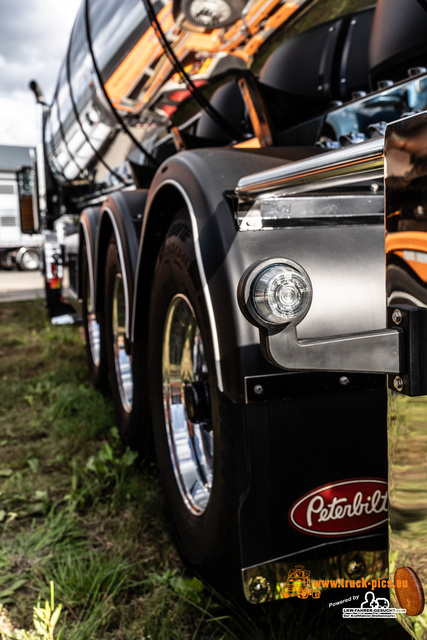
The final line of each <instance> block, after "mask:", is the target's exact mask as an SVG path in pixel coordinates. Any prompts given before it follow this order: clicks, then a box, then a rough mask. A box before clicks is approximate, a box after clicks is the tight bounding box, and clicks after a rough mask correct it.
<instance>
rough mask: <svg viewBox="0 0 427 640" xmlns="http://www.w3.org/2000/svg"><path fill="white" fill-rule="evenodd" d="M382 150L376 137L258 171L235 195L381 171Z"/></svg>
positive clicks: (276, 189) (382, 143)
mask: <svg viewBox="0 0 427 640" xmlns="http://www.w3.org/2000/svg"><path fill="white" fill-rule="evenodd" d="M383 150H384V139H383V138H379V139H377V140H370V141H369V142H363V143H360V144H357V145H354V146H351V147H344V148H343V149H338V150H336V151H329V152H327V153H325V154H321V155H318V156H315V157H314V158H308V159H306V160H300V161H298V162H292V163H290V164H287V165H283V166H281V167H277V168H275V169H268V170H267V171H260V172H259V173H254V174H252V175H249V176H245V177H243V178H241V179H240V180H239V182H238V184H237V187H236V194H237V195H238V196H239V197H240V198H242V199H244V198H249V197H254V196H255V195H260V194H262V193H264V192H265V191H275V192H277V191H280V190H284V189H286V188H289V187H292V186H294V185H301V184H303V185H304V184H308V183H312V182H318V181H320V180H325V179H328V178H337V177H340V176H343V175H347V176H348V175H350V174H359V173H365V172H368V171H373V170H376V169H382V168H383V166H384V156H383Z"/></svg>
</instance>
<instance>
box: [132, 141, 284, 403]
mask: <svg viewBox="0 0 427 640" xmlns="http://www.w3.org/2000/svg"><path fill="white" fill-rule="evenodd" d="M284 162H285V161H284V159H283V158H277V157H271V156H267V155H262V156H261V155H255V154H252V153H250V152H247V151H241V150H236V149H209V150H207V149H204V150H196V151H185V152H182V153H180V154H177V155H176V156H174V157H172V158H171V159H169V160H168V161H166V162H165V163H164V164H163V165H162V166H161V167H160V169H159V170H158V172H157V174H156V176H155V178H154V180H153V183H152V185H151V188H150V193H149V196H148V199H147V205H146V210H145V214H144V221H143V227H142V235H141V241H140V250H139V259H138V266H137V280H136V292H135V295H136V298H135V305H134V317H133V324H132V339H133V341H134V342H135V343H137V342H139V341H146V340H147V331H148V329H147V300H149V295H150V290H151V282H152V277H153V271H154V266H155V262H156V257H157V255H158V251H159V249H160V245H161V243H162V240H163V237H164V235H165V234H166V231H167V229H168V227H169V224H170V222H171V220H172V217H173V215H174V214H175V213H176V212H177V211H178V210H180V209H181V208H182V207H185V208H186V209H187V211H188V212H189V215H190V218H191V225H192V231H193V238H194V243H195V253H196V259H197V262H198V267H199V273H200V277H201V281H202V286H203V293H204V296H205V301H206V307H207V309H208V313H209V319H210V325H211V326H210V330H211V335H212V342H213V347H214V352H215V359H216V373H217V379H218V385H219V387H220V389H221V390H223V391H225V392H226V394H227V395H228V396H229V397H230V398H231V399H234V400H241V399H242V398H243V395H244V390H243V378H244V376H245V375H250V372H253V373H257V374H259V373H262V372H269V371H271V370H275V369H274V368H272V367H271V366H270V365H268V363H267V362H266V360H265V359H264V358H263V357H262V355H261V352H260V349H259V338H258V332H257V330H256V329H255V328H254V327H253V326H252V325H250V324H249V323H248V322H247V320H246V319H245V318H244V317H243V315H242V313H241V311H240V310H239V307H238V304H237V298H236V291H237V284H238V281H239V279H240V277H241V275H242V273H243V271H244V270H245V268H246V266H248V264H249V263H251V262H252V259H251V256H250V255H249V254H248V255H246V254H245V249H244V247H243V246H242V247H241V248H239V249H237V251H235V252H234V251H233V252H232V254H230V249H231V248H232V246H233V245H235V243H236V239H237V236H244V235H247V234H242V233H239V232H238V230H237V225H236V222H235V219H234V215H233V201H232V199H231V198H230V194H232V193H233V192H234V189H235V187H236V185H237V182H238V180H239V179H240V178H241V177H242V176H244V175H248V174H250V173H253V172H255V171H261V170H263V169H269V168H272V167H276V166H279V165H281V164H284ZM241 240H243V238H241ZM238 244H239V245H240V244H241V243H240V242H239V243H238ZM244 244H245V243H244V242H243V245H244Z"/></svg>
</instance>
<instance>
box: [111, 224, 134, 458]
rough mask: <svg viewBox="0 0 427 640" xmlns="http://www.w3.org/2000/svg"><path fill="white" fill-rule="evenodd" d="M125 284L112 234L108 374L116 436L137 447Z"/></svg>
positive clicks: (127, 284) (115, 241) (114, 238)
mask: <svg viewBox="0 0 427 640" xmlns="http://www.w3.org/2000/svg"><path fill="white" fill-rule="evenodd" d="M129 284H130V283H128V282H127V281H126V274H125V273H123V270H122V267H121V263H120V256H119V250H118V246H117V240H116V237H115V236H114V235H113V236H111V239H110V243H109V245H108V249H107V257H106V266H105V295H104V300H105V310H104V318H105V348H106V354H107V362H108V376H109V382H110V389H111V395H112V398H113V404H114V410H115V414H116V420H117V428H118V430H119V433H120V436H121V438H122V440H123V442H124V443H125V444H128V445H129V446H131V447H134V448H136V449H140V448H141V434H140V431H141V430H142V425H141V424H140V423H139V420H138V411H139V404H140V403H139V401H138V397H137V394H135V395H134V377H133V363H132V356H131V354H130V353H129V346H128V343H127V339H126V298H125V291H126V289H128V288H129ZM132 284H133V283H132ZM132 288H133V287H132Z"/></svg>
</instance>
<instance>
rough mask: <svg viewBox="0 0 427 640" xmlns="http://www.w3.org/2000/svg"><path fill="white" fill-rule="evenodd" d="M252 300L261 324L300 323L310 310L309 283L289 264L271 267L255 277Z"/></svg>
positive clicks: (310, 293)
mask: <svg viewBox="0 0 427 640" xmlns="http://www.w3.org/2000/svg"><path fill="white" fill-rule="evenodd" d="M251 298H252V303H253V307H254V310H255V312H256V313H257V314H258V316H259V317H260V319H261V320H262V321H263V322H266V323H268V324H275V325H281V324H287V323H290V322H292V323H295V322H299V321H300V320H302V318H303V317H304V316H305V315H306V313H307V311H308V309H309V308H310V304H311V299H312V288H311V282H310V279H309V277H308V275H307V274H306V273H305V272H303V270H300V269H297V268H295V267H294V266H291V265H290V264H286V263H276V264H270V265H268V266H266V267H265V268H264V269H262V270H261V271H260V272H259V273H258V275H257V276H256V277H255V278H254V280H253V283H252V288H251Z"/></svg>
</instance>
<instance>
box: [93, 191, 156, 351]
mask: <svg viewBox="0 0 427 640" xmlns="http://www.w3.org/2000/svg"><path fill="white" fill-rule="evenodd" d="M147 193H148V192H147V191H146V190H143V189H141V190H136V191H119V192H117V193H114V194H112V195H110V196H109V197H108V198H107V199H106V200H104V202H103V204H102V206H101V210H100V216H99V222H98V231H97V237H96V259H95V260H96V274H97V277H96V288H95V291H96V293H95V308H96V310H97V312H101V311H102V308H103V302H104V286H105V274H104V271H105V260H106V254H107V248H108V243H109V240H110V237H111V235H112V234H114V235H115V237H116V241H117V246H118V250H119V255H120V263H121V267H122V272H123V274H125V276H126V285H125V295H126V309H127V312H126V337H127V338H128V339H129V336H130V326H131V318H132V314H131V309H132V305H133V300H134V283H135V273H136V265H137V259H138V240H139V229H140V226H141V221H142V216H143V211H144V206H145V202H146V199H147Z"/></svg>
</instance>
